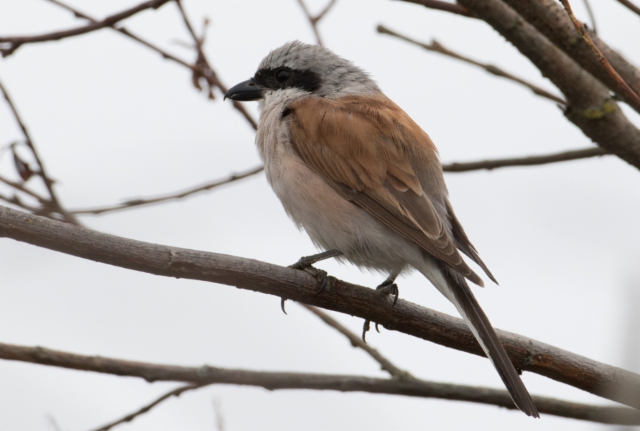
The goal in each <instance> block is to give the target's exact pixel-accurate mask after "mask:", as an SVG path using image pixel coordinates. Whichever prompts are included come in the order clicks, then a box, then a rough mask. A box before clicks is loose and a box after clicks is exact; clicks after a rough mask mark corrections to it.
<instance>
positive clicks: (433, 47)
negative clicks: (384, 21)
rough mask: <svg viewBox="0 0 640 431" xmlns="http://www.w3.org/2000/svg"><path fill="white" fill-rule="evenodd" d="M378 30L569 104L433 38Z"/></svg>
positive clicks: (382, 28)
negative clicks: (426, 40) (429, 41)
mask: <svg viewBox="0 0 640 431" xmlns="http://www.w3.org/2000/svg"><path fill="white" fill-rule="evenodd" d="M377 30H378V33H382V34H388V35H390V36H394V37H397V38H398V39H402V40H404V41H406V42H409V43H412V44H414V45H417V46H419V47H421V48H424V49H426V50H427V51H432V52H437V53H439V54H443V55H446V56H448V57H452V58H455V59H457V60H460V61H463V62H465V63H468V64H472V65H474V66H478V67H480V68H482V69H484V70H486V71H487V72H489V73H491V74H493V75H496V76H500V77H502V78H506V79H508V80H510V81H513V82H517V83H518V84H520V85H523V86H525V87H527V88H529V89H530V90H531V91H533V92H534V93H535V94H537V95H538V96H542V97H544V98H546V99H549V100H552V101H554V102H557V103H560V104H562V105H566V104H567V102H566V101H565V100H564V99H562V98H561V97H559V96H556V95H554V94H551V93H549V92H548V91H546V90H544V89H542V88H540V87H538V86H537V85H535V84H531V83H530V82H527V81H525V80H524V79H522V78H518V77H517V76H515V75H512V74H511V73H509V72H506V71H504V70H502V69H500V68H499V67H497V66H494V65H492V64H487V63H480V62H478V61H475V60H472V59H470V58H469V57H465V56H463V55H460V54H458V53H456V52H453V51H451V50H449V49H447V48H445V47H444V46H442V45H441V44H440V43H439V42H437V41H436V40H432V41H431V43H429V44H427V43H423V42H419V41H417V40H415V39H412V38H410V37H408V36H403V35H401V34H399V33H397V32H395V31H393V30H391V29H389V28H387V27H385V26H384V25H378V27H377Z"/></svg>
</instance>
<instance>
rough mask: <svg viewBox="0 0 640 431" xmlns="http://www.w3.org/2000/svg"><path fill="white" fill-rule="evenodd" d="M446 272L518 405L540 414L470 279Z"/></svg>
mask: <svg viewBox="0 0 640 431" xmlns="http://www.w3.org/2000/svg"><path fill="white" fill-rule="evenodd" d="M442 272H443V274H444V276H445V279H446V280H447V284H449V286H448V287H449V289H450V292H451V294H452V295H453V297H454V298H455V301H453V303H454V305H455V306H456V308H457V309H458V311H459V312H460V314H461V315H462V317H463V318H464V320H465V321H466V322H467V324H468V325H469V327H470V329H471V332H473V334H474V335H475V337H476V339H477V340H478V342H479V343H480V346H482V350H484V352H485V354H486V355H487V357H488V358H489V360H490V361H491V362H492V363H493V366H494V367H496V370H498V374H499V375H500V378H501V379H502V381H503V382H504V384H505V386H506V387H507V390H508V391H509V395H511V399H512V400H513V402H514V403H515V405H516V406H517V407H518V408H519V409H520V410H522V411H523V412H524V413H526V414H527V416H533V417H535V418H538V417H540V415H539V414H538V409H537V408H536V406H535V404H534V403H533V400H532V399H531V395H529V391H527V388H526V387H525V386H524V383H522V380H521V379H520V376H519V375H518V372H517V371H516V369H515V367H514V366H513V363H512V362H511V360H510V359H509V356H508V355H507V352H506V351H505V350H504V347H502V344H501V343H500V340H498V335H497V334H496V332H495V331H494V329H493V327H492V326H491V323H490V322H489V319H488V318H487V315H486V314H484V311H482V308H480V304H478V301H477V300H476V298H475V297H474V296H473V293H472V292H471V289H469V285H468V284H467V282H466V280H465V279H464V278H463V277H462V276H459V275H458V274H451V273H450V272H449V271H448V268H447V269H443V271H442ZM450 299H451V298H450Z"/></svg>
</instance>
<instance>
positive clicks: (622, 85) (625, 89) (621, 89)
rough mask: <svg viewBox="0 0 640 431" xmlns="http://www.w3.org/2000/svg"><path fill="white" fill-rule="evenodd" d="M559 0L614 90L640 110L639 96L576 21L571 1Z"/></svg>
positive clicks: (583, 27)
mask: <svg viewBox="0 0 640 431" xmlns="http://www.w3.org/2000/svg"><path fill="white" fill-rule="evenodd" d="M560 2H561V3H562V6H564V8H565V10H566V11H567V14H568V15H569V18H571V22H572V23H573V26H574V27H575V28H576V30H577V31H578V33H579V34H580V37H582V39H583V40H584V41H585V42H586V44H587V46H588V47H589V49H590V50H591V52H593V55H594V57H595V58H596V59H597V60H598V63H600V65H601V66H602V68H603V69H604V70H605V71H606V72H607V73H608V74H609V77H610V78H611V79H613V81H614V82H615V83H616V92H617V93H618V94H620V95H622V97H623V98H624V99H625V100H626V101H627V102H628V103H629V104H630V105H632V106H633V107H635V109H636V110H637V111H638V112H640V96H638V94H636V92H635V91H633V89H632V88H631V87H629V84H627V83H626V82H625V80H624V79H622V77H621V76H620V74H619V73H618V72H616V70H615V69H614V68H613V66H611V63H609V61H608V60H607V59H606V58H605V56H604V55H603V54H602V52H601V51H600V49H598V47H597V46H596V45H595V43H593V40H592V39H591V36H589V32H588V31H587V29H586V28H585V26H584V25H583V24H582V23H581V22H580V21H578V18H576V16H575V15H574V14H573V10H572V9H571V3H569V0H560ZM594 36H595V32H594Z"/></svg>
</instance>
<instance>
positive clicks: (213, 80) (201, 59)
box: [176, 0, 258, 130]
mask: <svg viewBox="0 0 640 431" xmlns="http://www.w3.org/2000/svg"><path fill="white" fill-rule="evenodd" d="M176 4H177V5H178V9H179V11H180V15H181V16H182V20H183V21H184V23H185V26H186V27H187V30H189V33H190V34H191V37H192V38H193V41H194V42H195V46H196V52H197V53H198V61H197V66H199V68H198V71H199V72H200V73H201V75H202V77H204V78H205V79H206V80H207V82H208V83H209V85H212V86H215V87H218V88H219V89H220V91H221V92H222V93H223V94H225V93H226V92H227V91H229V88H228V87H227V86H226V85H224V84H223V83H222V82H221V81H220V79H219V78H218V75H217V74H216V72H215V71H214V70H213V67H211V63H210V62H209V60H208V59H207V56H206V55H205V53H204V51H203V50H202V40H203V39H202V38H199V37H198V35H196V33H195V31H194V30H193V26H192V25H191V22H190V21H189V18H188V17H187V14H186V13H185V11H184V8H183V7H182V2H181V1H180V0H176ZM232 102H233V107H234V108H236V110H238V111H240V113H241V114H242V115H243V116H244V117H245V118H246V119H247V121H249V123H250V124H251V126H252V127H253V128H254V129H256V130H257V129H258V123H256V121H255V120H254V119H253V117H251V115H249V113H248V112H247V111H246V110H245V109H244V106H243V105H242V104H241V103H240V102H238V101H237V100H232Z"/></svg>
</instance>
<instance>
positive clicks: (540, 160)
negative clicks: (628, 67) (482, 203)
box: [442, 147, 611, 172]
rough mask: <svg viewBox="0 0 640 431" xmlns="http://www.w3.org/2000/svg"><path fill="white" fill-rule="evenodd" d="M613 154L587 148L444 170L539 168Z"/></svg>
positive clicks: (445, 167) (450, 164)
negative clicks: (512, 167) (539, 166)
mask: <svg viewBox="0 0 640 431" xmlns="http://www.w3.org/2000/svg"><path fill="white" fill-rule="evenodd" d="M607 154H611V153H609V152H607V151H606V150H603V149H602V148H599V147H596V148H585V149H583V150H572V151H565V152H562V153H557V154H549V155H544V156H528V157H517V158H510V159H494V160H481V161H478V162H468V163H449V164H443V165H442V170H443V171H445V172H468V171H477V170H479V169H486V170H492V169H496V168H505V167H510V166H538V165H545V164H548V163H558V162H566V161H569V160H578V159H586V158H590V157H598V156H605V155H607Z"/></svg>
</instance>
